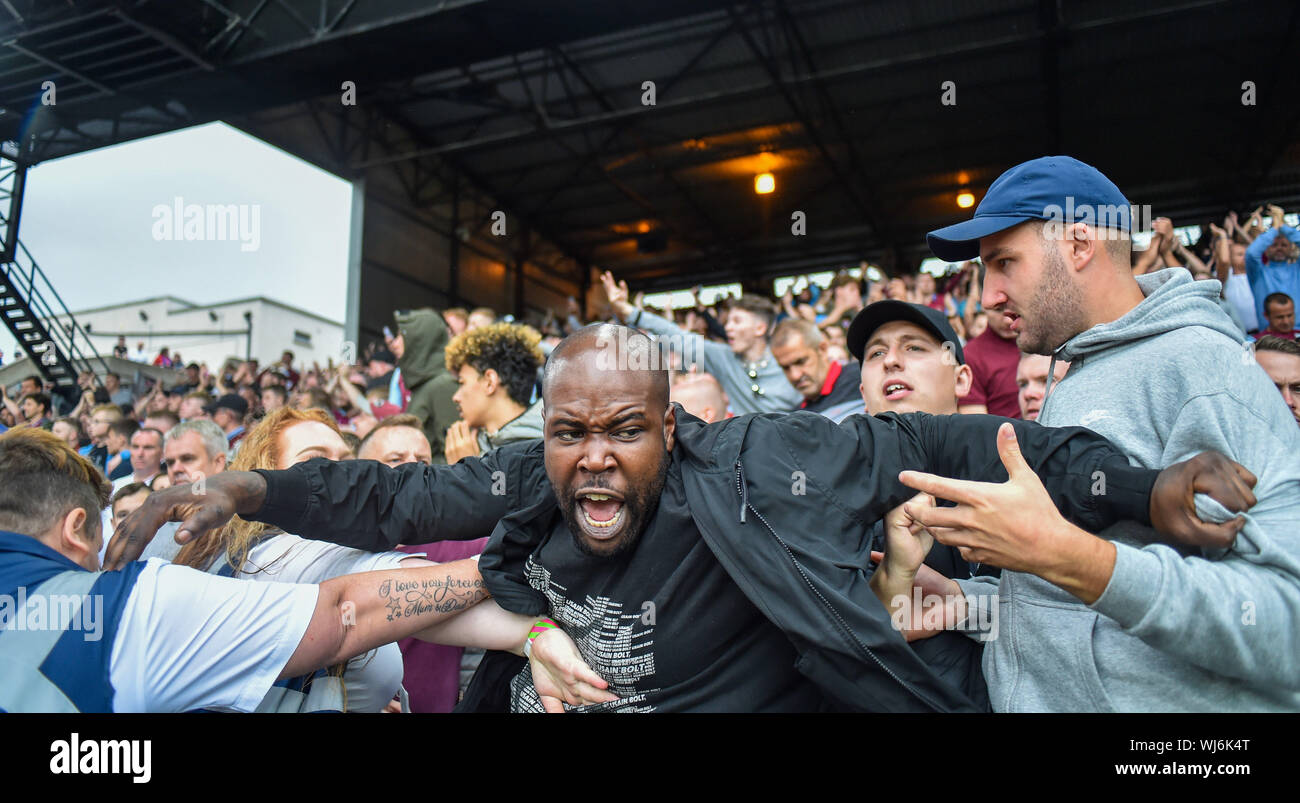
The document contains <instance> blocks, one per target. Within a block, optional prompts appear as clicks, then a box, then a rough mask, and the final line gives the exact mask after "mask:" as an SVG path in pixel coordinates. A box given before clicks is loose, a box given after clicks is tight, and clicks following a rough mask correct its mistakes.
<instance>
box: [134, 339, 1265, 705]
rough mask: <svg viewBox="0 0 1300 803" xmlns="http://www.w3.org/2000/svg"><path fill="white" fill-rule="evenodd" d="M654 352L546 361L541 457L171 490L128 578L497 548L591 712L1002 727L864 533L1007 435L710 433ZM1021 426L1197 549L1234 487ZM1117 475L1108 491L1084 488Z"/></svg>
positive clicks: (1057, 484)
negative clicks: (914, 478) (594, 676)
mask: <svg viewBox="0 0 1300 803" xmlns="http://www.w3.org/2000/svg"><path fill="white" fill-rule="evenodd" d="M653 348H655V346H654V345H653V344H652V343H651V342H650V340H649V339H648V338H647V337H646V336H645V335H644V334H642V333H639V332H635V331H632V330H629V329H627V328H625V327H616V326H610V325H608V324H600V325H595V326H590V327H587V328H584V329H582V330H579V331H578V332H576V333H575V334H573V335H571V336H570V337H568V338H566V339H565V340H564V341H562V342H561V343H560V344H559V345H558V346H557V347H556V348H555V350H554V351H553V352H552V354H551V357H550V360H549V361H548V362H547V365H546V371H545V377H544V384H543V387H544V388H545V393H544V396H543V409H544V421H545V425H544V432H543V438H542V440H540V441H532V442H521V443H517V444H509V445H507V446H504V447H502V448H501V449H498V450H497V451H495V452H493V453H492V454H490V455H488V456H486V457H483V458H474V457H469V458H465V459H463V460H461V461H460V462H458V463H456V464H454V465H445V466H424V465H418V464H411V465H406V466H402V467H400V468H397V469H391V468H388V467H387V466H383V465H381V464H379V463H376V462H373V461H351V462H345V463H335V462H331V461H326V460H311V461H307V462H306V463H302V464H299V465H298V466H295V467H294V468H292V469H289V470H287V471H257V472H233V473H232V472H226V473H225V474H220V475H217V476H216V477H213V478H211V479H210V480H209V481H208V484H207V488H206V493H205V494H204V495H201V496H200V495H195V494H193V493H191V492H190V490H189V489H188V488H180V489H176V488H173V489H169V490H167V491H163V492H161V493H158V494H154V495H153V496H151V497H150V499H149V500H148V501H146V503H145V505H144V506H142V507H141V508H140V510H138V511H137V512H136V513H135V514H133V516H132V517H131V518H130V519H128V520H127V521H126V522H124V523H123V526H122V529H121V530H120V531H119V535H118V537H117V538H115V540H114V543H113V545H112V546H111V547H110V550H109V558H110V561H111V562H112V563H113V564H117V563H120V562H122V561H123V560H126V559H129V558H131V557H132V556H133V555H132V551H133V550H135V549H136V547H137V545H138V544H139V543H141V542H144V541H147V539H148V538H149V537H151V536H152V533H153V531H154V530H155V529H156V528H157V527H158V526H159V525H160V524H161V523H162V522H163V521H165V520H169V519H171V520H184V523H183V524H182V526H181V531H182V533H200V532H205V531H207V530H209V529H210V528H212V527H215V526H220V525H221V524H223V523H224V522H225V521H226V520H228V519H229V517H230V515H232V514H233V513H238V514H239V515H241V516H243V517H245V518H246V519H250V520H253V521H262V522H267V523H272V524H275V525H276V526H280V527H282V528H284V529H285V530H286V531H292V532H300V533H312V534H313V535H315V536H319V537H320V538H321V539H322V540H329V541H333V542H335V543H341V544H349V545H352V546H357V547H361V548H363V549H371V550H375V549H379V548H389V547H391V546H393V545H395V544H397V543H401V542H412V541H419V540H427V539H428V538H429V537H435V538H451V539H466V538H474V537H477V536H480V535H482V534H484V533H486V532H492V539H491V541H490V542H489V545H488V548H487V550H486V551H485V552H484V554H483V557H482V559H481V561H480V563H479V567H480V571H481V572H482V574H483V577H484V580H485V582H486V583H487V584H488V586H489V588H490V590H491V591H492V595H493V597H494V599H495V600H496V601H497V603H498V604H500V605H501V606H502V607H503V608H506V609H507V610H511V611H514V612H516V613H523V614H528V615H534V616H539V617H549V618H550V619H551V620H554V622H558V623H559V625H560V626H561V627H562V628H563V629H564V631H565V632H567V633H568V634H569V635H571V636H572V637H573V639H574V641H575V642H577V644H578V646H579V649H580V651H581V653H582V655H583V657H584V659H585V660H587V661H589V662H590V664H591V667H592V668H593V669H595V670H596V671H597V672H598V673H599V674H600V675H601V676H602V677H604V678H605V679H606V680H608V681H609V691H610V692H612V693H613V694H614V695H616V696H617V699H615V700H609V701H606V702H603V703H599V704H595V705H592V706H587V707H584V709H583V710H627V711H820V710H828V709H845V708H847V709H853V710H879V711H931V710H937V711H975V710H980V709H981V708H982V706H980V705H978V704H977V703H976V702H974V701H973V700H971V699H970V698H969V697H968V696H967V695H966V694H965V693H963V692H962V691H961V690H960V689H958V688H957V687H956V686H953V685H951V684H949V683H947V682H946V681H944V680H943V679H942V678H940V677H939V676H938V675H937V674H936V673H935V671H934V670H933V669H931V667H930V666H929V665H927V664H926V663H925V662H923V661H922V660H921V659H920V658H919V657H917V655H916V653H914V652H913V651H912V650H911V649H910V648H909V647H908V646H907V644H906V642H905V641H904V639H903V638H902V637H900V635H899V633H898V632H897V631H896V630H895V628H894V626H893V624H892V623H891V621H890V619H889V613H888V611H887V610H886V609H885V607H884V606H883V605H881V604H880V602H879V600H877V599H876V598H875V595H874V593H873V592H872V591H871V589H869V588H867V587H866V584H865V583H862V582H861V578H862V567H865V566H867V565H868V555H867V554H866V551H867V549H868V548H869V546H868V544H867V543H866V539H865V538H864V531H865V529H866V528H867V527H869V526H870V525H871V523H872V522H874V521H876V520H878V519H880V518H881V517H882V516H884V515H885V513H886V512H887V511H889V510H890V509H891V508H893V507H895V506H896V505H898V504H899V503H900V502H902V501H903V500H904V499H907V498H909V497H911V496H912V493H913V492H912V490H911V489H909V488H908V487H907V486H906V485H903V484H902V483H901V482H900V481H899V476H898V475H899V471H900V470H902V469H908V468H911V469H918V470H924V469H928V468H933V467H942V469H943V470H944V471H945V472H947V473H950V474H953V475H956V476H958V477H966V478H976V477H978V478H980V479H988V475H989V472H990V470H991V468H990V467H992V466H996V465H997V463H998V459H997V453H996V451H995V433H996V430H997V426H998V424H999V423H1000V421H999V419H995V418H991V417H987V416H948V417H941V416H925V415H913V416H898V417H893V418H871V417H868V416H864V415H855V416H850V417H849V418H848V419H846V421H845V422H844V423H843V424H840V425H838V426H837V425H835V424H834V423H832V422H831V421H829V420H828V419H826V418H824V417H822V416H820V415H814V414H809V413H793V414H789V415H770V414H769V415H763V414H758V415H746V416H740V417H737V418H731V419H727V420H725V421H720V422H717V423H715V424H706V423H704V422H703V421H701V420H700V419H698V418H695V417H694V416H691V415H690V414H688V413H686V412H685V411H683V410H682V409H681V408H680V407H679V406H677V405H674V404H672V403H671V402H670V401H669V384H668V375H667V372H666V371H664V370H654V369H653V367H651V366H653V365H656V364H657V363H655V362H654V361H652V360H651V359H650V357H649V356H648V355H650V353H651V350H652V349H653ZM1015 431H1016V433H1017V435H1018V437H1019V441H1020V444H1021V448H1022V449H1023V454H1024V456H1025V458H1026V460H1027V461H1028V464H1029V465H1030V466H1032V467H1033V468H1034V469H1035V470H1037V471H1038V472H1040V473H1041V474H1042V475H1043V477H1044V480H1045V483H1046V486H1047V491H1046V493H1050V494H1051V498H1052V499H1054V500H1056V502H1057V504H1059V505H1060V506H1061V510H1062V512H1063V513H1064V514H1065V515H1066V516H1067V517H1069V518H1070V519H1073V520H1075V521H1077V522H1078V523H1079V524H1081V525H1083V526H1085V527H1090V528H1101V527H1103V526H1106V525H1107V524H1109V523H1110V522H1112V521H1115V520H1119V519H1122V518H1136V519H1138V520H1150V519H1151V518H1153V517H1154V518H1155V519H1156V521H1157V522H1158V523H1159V526H1160V527H1161V528H1162V529H1163V530H1165V531H1167V532H1185V531H1186V528H1187V527H1193V528H1194V527H1195V526H1196V525H1195V524H1193V523H1192V522H1193V521H1194V518H1189V517H1194V515H1195V512H1194V509H1193V508H1192V507H1191V506H1190V505H1188V504H1187V503H1186V502H1185V501H1184V499H1186V500H1190V499H1191V497H1192V491H1191V488H1190V483H1192V482H1193V481H1196V480H1197V478H1198V477H1199V478H1200V479H1201V481H1205V478H1206V477H1219V476H1220V473H1219V471H1220V469H1221V467H1215V469H1214V470H1212V471H1208V473H1207V469H1205V468H1204V467H1203V466H1202V465H1198V464H1196V463H1197V461H1189V463H1188V464H1186V465H1184V466H1181V467H1175V468H1171V469H1168V470H1166V473H1164V474H1160V475H1157V474H1156V473H1155V472H1151V471H1145V470H1143V469H1135V468H1132V467H1130V466H1129V465H1128V461H1127V460H1126V459H1124V458H1123V456H1122V455H1121V454H1120V453H1119V452H1118V451H1117V450H1115V449H1114V448H1113V447H1112V446H1111V445H1110V444H1108V443H1107V442H1106V441H1105V440H1104V439H1102V438H1101V437H1099V436H1097V435H1095V434H1093V433H1092V432H1090V431H1088V430H1086V429H1082V428H1070V429H1064V428H1063V429H1047V428H1043V427H1038V426H1036V425H1034V424H1029V423H1024V422H1015ZM1205 462H1207V461H1202V463H1205ZM1098 467H1101V468H1104V470H1105V471H1106V472H1107V484H1108V488H1109V489H1110V492H1109V493H1108V494H1107V495H1105V496H1104V497H1097V496H1094V495H1092V494H1091V493H1090V492H1089V488H1088V487H1087V484H1086V483H1079V482H1077V477H1078V476H1080V475H1081V474H1085V475H1086V473H1087V472H1088V471H1090V470H1094V469H1095V468H1098ZM1036 479H1037V478H1035V480H1036ZM1231 479H1233V478H1228V480H1229V481H1230V480H1231ZM1153 486H1154V487H1153ZM1226 487H1227V481H1225V488H1226ZM1040 488H1041V486H1040ZM1040 492H1041V491H1040ZM1222 496H1223V499H1222V501H1223V502H1224V504H1227V505H1238V506H1240V505H1241V502H1240V500H1237V499H1234V498H1232V497H1231V494H1230V493H1229V492H1228V491H1224V492H1223V494H1222ZM810 586H811V588H812V589H813V590H815V591H816V593H809V588H810ZM828 622H835V623H836V626H833V627H828V626H827V623H828ZM484 665H485V667H486V666H487V665H488V662H487V661H486V660H485V662H484ZM494 672H495V673H496V676H497V677H501V676H504V677H510V672H509V671H505V672H503V671H502V670H501V669H500V668H499V667H498V668H496V669H494ZM484 674H485V673H484V672H483V671H482V670H481V671H480V675H484ZM475 683H476V684H477V683H478V678H476V681H475ZM474 695H475V688H474V686H471V689H470V692H469V696H474ZM509 700H510V708H511V710H514V711H537V710H542V708H543V707H545V708H547V709H548V710H555V709H556V708H557V707H559V704H558V702H555V701H552V703H553V704H548V703H546V701H544V700H542V699H541V698H539V696H538V694H537V693H536V691H534V690H533V688H532V683H531V682H530V676H529V670H528V669H527V668H524V667H520V671H518V674H515V675H514V676H513V678H512V679H511V681H510V689H509Z"/></svg>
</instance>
